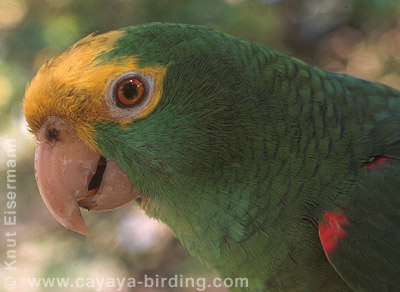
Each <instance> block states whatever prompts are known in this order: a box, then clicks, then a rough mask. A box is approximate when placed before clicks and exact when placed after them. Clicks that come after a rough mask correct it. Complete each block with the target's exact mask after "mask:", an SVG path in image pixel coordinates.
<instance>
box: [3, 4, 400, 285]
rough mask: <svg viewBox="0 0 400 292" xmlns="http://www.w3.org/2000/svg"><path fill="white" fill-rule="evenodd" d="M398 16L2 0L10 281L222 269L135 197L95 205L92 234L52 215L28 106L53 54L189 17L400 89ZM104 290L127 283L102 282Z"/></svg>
mask: <svg viewBox="0 0 400 292" xmlns="http://www.w3.org/2000/svg"><path fill="white" fill-rule="evenodd" d="M399 16H400V3H399V1H396V0H336V1H331V0H307V1H306V0H304V1H300V0H299V1H295V0H288V1H284V0H281V1H279V0H252V1H250V0H249V1H246V0H168V1H167V0H164V1H162V0H116V1H109V0H1V1H0V115H1V119H0V149H1V153H0V183H1V184H0V195H1V196H0V206H2V209H3V210H0V211H2V212H6V211H8V210H9V209H7V206H6V205H5V204H6V202H7V198H6V177H7V174H6V171H7V157H6V153H7V150H8V148H9V146H7V141H8V139H16V149H17V199H16V202H17V209H16V212H17V225H16V228H9V227H6V226H4V225H3V224H1V225H0V226H1V228H2V232H1V236H0V255H1V257H2V258H1V261H0V262H3V260H4V259H6V258H7V255H10V254H7V252H9V251H10V246H9V247H7V243H8V244H10V242H7V237H6V236H4V235H3V234H4V232H7V231H11V230H16V231H17V237H16V238H17V245H16V248H15V249H16V256H17V259H16V260H17V264H16V265H17V270H16V271H14V272H9V273H8V272H7V273H4V271H3V270H2V272H1V274H0V286H1V285H2V283H3V281H4V279H5V278H6V277H7V276H9V275H13V276H15V277H16V278H17V280H18V281H17V282H18V287H17V288H16V290H15V291H67V290H66V289H65V288H59V289H57V288H43V287H42V288H31V287H29V285H28V283H27V280H26V278H28V277H71V278H77V277H105V278H107V277H119V278H122V277H136V278H138V279H140V278H142V277H143V276H144V275H145V274H147V275H148V276H153V277H156V275H158V276H159V277H171V276H174V275H175V274H178V275H183V276H184V277H208V278H212V277H215V276H216V275H215V274H214V273H213V272H212V271H210V270H209V269H208V268H207V267H206V266H205V265H203V264H202V263H200V262H199V261H198V260H197V259H195V258H193V257H191V256H190V255H189V254H188V253H187V252H186V251H185V250H184V249H183V248H182V247H181V245H180V243H179V242H178V241H177V240H176V239H175V238H174V237H173V235H172V233H171V232H170V231H169V229H168V228H167V227H165V226H164V225H163V224H161V223H159V222H157V221H154V220H150V219H148V218H147V217H146V216H145V215H144V214H143V213H142V212H141V211H140V210H139V209H138V207H137V206H136V204H135V203H131V204H129V205H128V206H125V207H123V208H121V209H119V210H116V211H113V212H108V213H100V214H96V213H91V214H87V212H85V213H84V217H85V218H86V222H87V224H88V226H89V227H90V229H91V230H92V232H93V234H94V236H93V237H92V238H86V237H83V236H81V235H78V234H75V233H73V232H71V231H68V230H66V229H64V228H63V227H62V226H61V225H59V224H58V223H57V222H56V221H55V220H54V219H53V218H52V217H51V215H50V213H49V212H48V211H47V209H46V208H45V206H44V204H43V202H42V200H41V198H40V195H39V193H38V190H37V187H36V183H35V179H34V171H33V151H34V147H35V141H34V139H33V137H32V136H31V135H30V134H29V133H28V132H27V130H26V125H25V121H24V119H23V115H22V106H21V102H22V99H23V96H24V89H25V86H26V83H27V82H29V80H30V79H31V78H32V77H33V76H34V74H35V72H36V71H37V70H38V68H39V67H40V65H41V64H42V63H44V62H45V61H46V60H48V59H49V58H51V57H54V56H57V55H59V54H60V53H61V52H62V51H63V50H64V49H66V48H67V47H68V46H70V45H71V44H73V43H74V42H76V41H77V40H79V39H80V38H82V37H84V36H85V35H87V34H89V33H91V32H93V31H98V32H106V31H108V30H112V29H117V28H120V27H124V26H130V25H135V24H140V23H146V22H154V21H163V22H180V23H192V24H201V25H206V26H209V27H211V28H214V29H217V30H219V31H223V32H226V33H229V34H232V35H234V36H236V37H239V38H243V39H246V40H250V41H253V42H257V43H261V44H265V45H266V46H268V47H272V48H274V49H277V50H280V51H283V52H285V53H288V54H290V55H293V56H295V57H298V58H300V59H302V60H304V61H306V62H309V63H311V64H313V65H315V66H318V67H320V68H323V69H325V70H328V71H333V72H339V73H346V74H351V75H355V76H357V77H360V78H365V79H368V80H372V81H379V82H382V83H385V84H388V85H391V86H393V87H397V88H400V17H399ZM3 229H4V232H3ZM12 249H14V248H12ZM2 288H3V287H2V286H1V288H0V291H2ZM96 289H97V290H96ZM134 290H135V291H142V290H143V288H137V289H134ZM206 290H207V291H225V290H224V289H213V288H207V289H206ZM68 291H99V290H98V287H94V288H85V289H81V290H78V289H77V290H74V289H72V288H71V289H70V290H68ZM101 291H116V289H115V288H104V287H103V289H102V290H101ZM121 291H133V289H131V290H129V289H128V288H124V289H123V290H121ZM146 291H197V290H196V288H190V287H189V288H176V289H175V288H174V289H172V288H151V289H150V288H149V289H146Z"/></svg>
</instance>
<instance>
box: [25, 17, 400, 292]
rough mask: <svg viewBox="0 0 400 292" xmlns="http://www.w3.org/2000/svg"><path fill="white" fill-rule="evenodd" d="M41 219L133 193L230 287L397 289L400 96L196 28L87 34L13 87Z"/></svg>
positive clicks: (76, 222)
mask: <svg viewBox="0 0 400 292" xmlns="http://www.w3.org/2000/svg"><path fill="white" fill-rule="evenodd" d="M23 108H24V115H25V119H26V121H27V124H28V127H29V131H30V132H31V133H32V134H33V135H34V136H35V138H36V141H37V143H36V150H35V158H34V168H35V177H36V181H37V186H38V189H39V192H40V194H41V196H42V199H43V201H44V203H45V205H46V207H47V208H48V209H49V211H50V213H51V214H52V216H53V217H54V218H55V219H56V220H57V221H58V222H59V223H61V224H62V225H63V226H64V227H66V228H67V229H70V230H72V231H75V232H78V233H80V234H83V235H91V233H90V230H89V228H88V227H87V226H86V224H85V222H84V220H83V218H82V214H81V209H87V210H89V211H99V212H101V211H107V210H112V209H115V208H117V207H120V206H122V205H125V204H127V203H129V202H131V201H134V202H136V203H137V204H138V205H139V206H140V208H142V209H143V210H144V211H145V212H146V214H147V215H148V216H149V217H151V218H156V219H158V220H160V221H161V222H164V223H165V224H166V225H168V226H169V227H170V228H171V230H172V231H173V233H174V235H175V236H176V237H177V238H178V239H179V241H180V242H181V243H182V245H183V246H184V247H185V248H186V249H187V250H188V251H189V253H190V254H191V255H193V256H195V257H198V258H199V259H200V260H201V261H202V262H203V263H205V264H206V265H208V266H209V267H210V268H211V269H213V270H215V271H216V272H217V273H218V274H219V275H220V276H221V277H224V278H228V277H230V278H237V277H241V278H246V279H248V285H247V286H246V287H233V288H232V291H274V292H275V291H295V292H302V291H304V292H314V291H323V292H329V291H400V191H399V190H400V92H399V91H398V90H396V89H394V88H391V87H389V86H386V85H383V84H380V83H375V82H371V81H367V80H362V79H358V78H355V77H351V76H348V75H342V74H338V73H331V72H327V71H324V70H321V69H318V68H316V67H314V66H312V65H310V64H307V63H305V62H303V61H301V60H299V59H296V58H294V57H292V56H289V55H287V54H284V53H281V52H279V51H276V50H273V49H271V48H268V47H266V46H263V45H260V44H256V43H252V42H249V41H245V40H241V39H239V38H236V37H234V36H231V35H228V34H225V33H223V32H219V31H216V30H213V29H211V28H207V27H204V26H198V25H189V24H173V23H149V24H140V25H136V26H131V27H125V28H121V29H119V30H114V31H110V32H106V33H92V34H90V35H88V36H86V37H84V38H83V39H81V40H79V41H78V42H76V43H75V44H73V45H72V46H71V47H69V48H68V49H67V50H66V51H64V52H63V53H62V54H61V55H60V56H58V57H55V58H52V59H50V60H48V61H47V62H45V63H44V64H43V65H42V67H41V68H40V69H39V70H38V72H37V74H36V76H35V77H34V78H33V79H32V81H31V82H30V83H29V84H28V85H27V87H26V91H25V96H24V101H23Z"/></svg>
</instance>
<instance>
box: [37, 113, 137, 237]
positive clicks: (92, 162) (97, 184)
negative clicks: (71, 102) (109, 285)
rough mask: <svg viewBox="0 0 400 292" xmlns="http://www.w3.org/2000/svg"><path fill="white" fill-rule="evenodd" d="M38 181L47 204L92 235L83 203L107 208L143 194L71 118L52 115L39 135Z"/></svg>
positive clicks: (73, 227) (59, 218)
mask: <svg viewBox="0 0 400 292" xmlns="http://www.w3.org/2000/svg"><path fill="white" fill-rule="evenodd" d="M37 140H38V141H37V146H36V152H35V176H36V182H37V185H38V188H39V191H40V194H41V196H42V199H43V201H44V203H45V204H46V207H47V208H48V209H49V211H50V213H51V214H52V215H53V217H54V218H55V219H56V220H57V221H58V222H59V223H61V224H62V225H63V226H64V227H66V228H67V229H70V230H73V231H75V232H78V233H81V234H83V235H89V236H90V235H91V232H90V231H89V229H88V227H87V226H86V224H85V222H84V221H83V218H82V214H81V211H80V209H79V207H82V208H86V209H88V210H96V211H106V210H111V209H115V208H117V207H120V206H122V205H124V204H126V203H128V202H129V201H131V200H133V199H136V198H138V197H139V194H138V193H134V194H132V187H133V185H132V183H131V182H130V180H129V177H128V176H127V175H126V174H125V173H124V172H123V171H122V169H121V168H120V167H119V165H118V164H117V163H116V162H115V161H113V160H105V159H104V158H103V157H102V156H100V155H99V154H97V153H95V152H93V151H91V150H90V149H89V148H88V147H87V146H86V144H85V143H84V142H83V141H82V140H81V139H80V138H79V137H78V135H77V134H76V132H75V130H74V129H73V127H72V126H71V124H70V123H69V122H67V121H66V120H64V119H62V118H59V117H50V118H48V119H47V120H46V122H45V123H44V124H43V125H42V127H41V129H40V132H39V134H38V135H37Z"/></svg>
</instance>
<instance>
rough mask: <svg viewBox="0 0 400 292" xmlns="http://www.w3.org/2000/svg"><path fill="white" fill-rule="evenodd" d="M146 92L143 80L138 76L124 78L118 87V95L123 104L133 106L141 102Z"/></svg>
mask: <svg viewBox="0 0 400 292" xmlns="http://www.w3.org/2000/svg"><path fill="white" fill-rule="evenodd" d="M143 94H144V87H143V84H142V82H140V80H139V79H137V78H129V79H125V80H123V81H122V82H121V83H120V84H119V85H118V87H117V92H116V96H117V98H118V101H119V102H120V103H121V104H122V105H126V106H131V105H134V104H135V103H137V102H139V101H140V99H141V98H142V96H143Z"/></svg>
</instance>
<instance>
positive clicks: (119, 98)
mask: <svg viewBox="0 0 400 292" xmlns="http://www.w3.org/2000/svg"><path fill="white" fill-rule="evenodd" d="M153 91H154V79H153V77H151V76H148V75H144V74H141V73H139V72H134V71H130V72H125V73H123V74H122V75H120V76H118V77H117V78H116V79H115V80H113V81H111V83H110V84H109V85H108V88H107V91H106V95H105V97H104V99H105V101H106V104H107V106H108V108H109V110H110V113H111V115H112V116H113V117H114V118H117V119H130V118H134V117H135V116H136V115H138V114H139V113H140V112H141V111H142V110H143V109H144V108H145V107H146V106H147V105H148V104H149V102H150V99H151V96H152V94H153Z"/></svg>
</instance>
